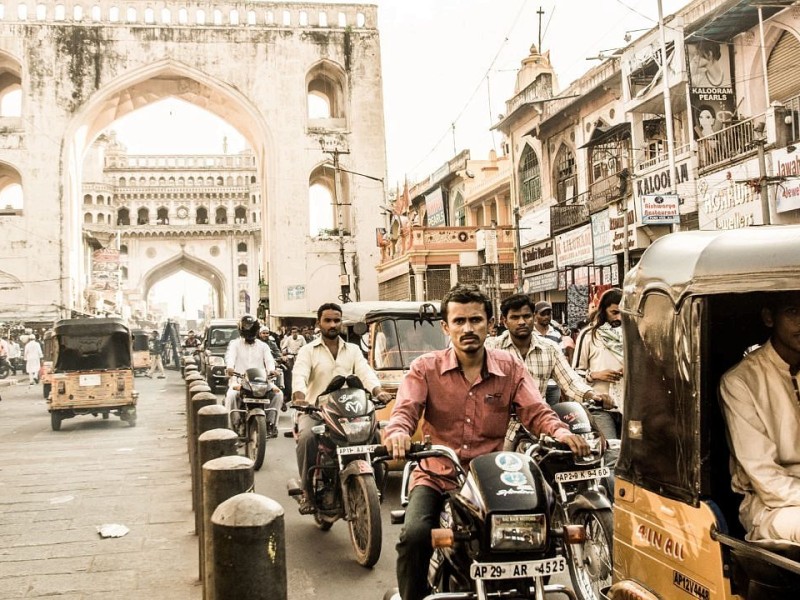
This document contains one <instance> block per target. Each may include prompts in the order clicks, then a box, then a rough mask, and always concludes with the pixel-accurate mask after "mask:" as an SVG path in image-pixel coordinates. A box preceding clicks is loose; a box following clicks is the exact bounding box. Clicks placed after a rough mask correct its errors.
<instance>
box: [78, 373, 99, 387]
mask: <svg viewBox="0 0 800 600" xmlns="http://www.w3.org/2000/svg"><path fill="white" fill-rule="evenodd" d="M78 385H80V386H81V387H90V386H94V385H100V375H99V374H94V375H80V376H79V377H78Z"/></svg>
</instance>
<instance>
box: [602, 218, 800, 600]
mask: <svg viewBox="0 0 800 600" xmlns="http://www.w3.org/2000/svg"><path fill="white" fill-rule="evenodd" d="M799 289H800V226H794V225H785V226H768V227H750V228H746V229H738V230H732V231H693V232H684V233H675V234H672V235H668V236H665V237H663V238H660V239H659V240H657V241H655V242H654V243H653V244H652V245H651V246H650V247H649V248H648V249H647V250H646V251H645V252H644V254H643V256H642V259H641V261H640V263H639V264H638V265H637V266H636V267H635V268H634V269H632V270H631V271H630V272H629V273H628V274H627V276H626V277H625V284H624V297H623V302H622V308H623V328H624V329H623V333H624V343H625V402H624V417H623V430H622V445H621V451H620V455H619V460H618V461H617V464H616V471H615V472H616V485H615V499H614V575H613V584H612V586H611V587H610V589H608V590H606V591H605V592H604V597H605V598H608V599H611V600H622V599H625V600H631V599H636V600H656V599H664V600H665V599H671V598H677V599H681V598H687V599H688V598H698V599H701V600H709V599H715V598H720V599H732V598H747V599H750V600H753V599H760V598H770V599H771V600H777V599H778V598H798V597H800V562H798V557H799V556H800V552H798V549H800V547H798V546H797V545H794V544H791V543H786V542H776V541H765V540H761V541H748V540H746V539H745V531H744V528H743V527H742V525H741V524H740V522H739V515H738V509H739V504H740V503H741V500H742V498H743V496H741V495H738V494H735V493H734V492H733V491H732V488H731V471H730V469H729V461H730V459H731V451H730V449H729V444H728V440H727V427H726V422H725V419H724V415H723V412H722V410H721V408H720V403H719V398H718V390H719V383H720V378H721V377H722V375H723V374H724V373H725V372H726V371H727V370H728V369H729V368H731V367H732V366H734V365H735V364H737V363H738V362H739V361H740V360H741V359H742V358H743V356H744V355H745V353H746V352H748V351H750V350H751V349H752V346H754V345H760V344H763V343H764V342H765V341H766V340H767V339H768V337H769V331H768V330H767V328H766V327H765V326H764V324H763V322H762V319H761V313H760V309H761V306H762V300H763V298H764V294H765V293H769V292H780V291H796V290H799ZM788 418H795V417H794V415H791V416H790V415H787V419H788ZM798 443H800V440H798Z"/></svg>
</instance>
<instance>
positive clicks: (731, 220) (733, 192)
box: [697, 160, 762, 230]
mask: <svg viewBox="0 0 800 600" xmlns="http://www.w3.org/2000/svg"><path fill="white" fill-rule="evenodd" d="M757 177H758V164H757V162H756V161H755V160H749V161H746V162H744V163H742V164H739V165H736V166H734V167H732V168H731V169H730V170H727V171H718V172H716V173H713V174H712V175H709V176H708V177H701V178H700V179H699V180H698V181H697V198H698V203H699V210H698V215H697V216H698V221H699V226H700V229H706V230H721V229H740V228H742V227H749V226H750V225H761V224H762V219H761V195H760V194H759V193H758V192H756V190H755V188H754V187H753V186H751V185H748V184H747V183H746V180H748V179H754V178H757Z"/></svg>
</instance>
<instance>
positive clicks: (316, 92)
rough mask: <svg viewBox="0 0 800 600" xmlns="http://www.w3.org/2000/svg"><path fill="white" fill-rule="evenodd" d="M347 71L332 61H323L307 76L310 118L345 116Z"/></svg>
mask: <svg viewBox="0 0 800 600" xmlns="http://www.w3.org/2000/svg"><path fill="white" fill-rule="evenodd" d="M345 80H346V76H345V72H344V70H343V69H342V68H341V67H340V66H339V65H337V64H336V63H334V62H332V61H328V60H325V61H322V62H321V63H319V64H317V65H316V66H315V67H313V68H312V69H311V70H310V71H309V73H308V75H307V76H306V92H307V102H308V118H309V119H340V118H344V117H345V110H344V107H345V89H346V86H345Z"/></svg>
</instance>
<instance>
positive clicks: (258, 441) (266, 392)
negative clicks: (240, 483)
mask: <svg viewBox="0 0 800 600" xmlns="http://www.w3.org/2000/svg"><path fill="white" fill-rule="evenodd" d="M233 376H234V377H238V378H239V380H240V384H239V393H238V395H237V399H236V408H234V409H232V410H231V415H230V419H231V428H232V429H233V430H234V431H235V432H236V435H238V436H239V440H240V441H241V442H242V443H243V444H244V447H245V454H246V456H247V457H248V458H249V459H250V460H252V461H253V467H254V468H255V470H256V471H258V470H259V469H261V465H263V464H264V457H265V455H266V451H267V439H268V438H270V437H277V412H278V409H277V408H270V406H269V405H270V402H271V399H272V395H273V394H274V392H273V390H272V382H271V380H270V378H269V377H268V376H267V372H266V371H265V370H264V369H247V371H245V372H244V374H242V373H234V374H233ZM239 407H242V408H239ZM270 412H274V413H275V415H276V418H275V423H269V422H268V420H267V414H268V413H270Z"/></svg>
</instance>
